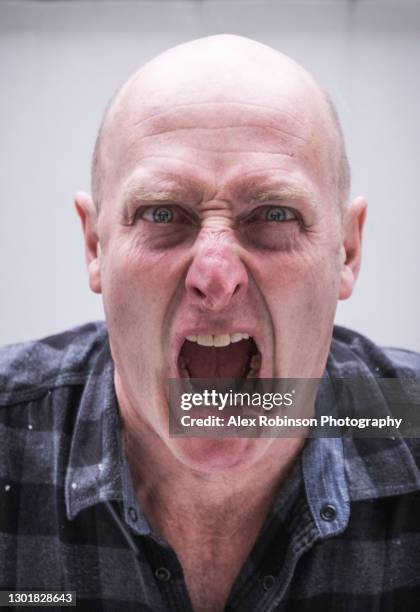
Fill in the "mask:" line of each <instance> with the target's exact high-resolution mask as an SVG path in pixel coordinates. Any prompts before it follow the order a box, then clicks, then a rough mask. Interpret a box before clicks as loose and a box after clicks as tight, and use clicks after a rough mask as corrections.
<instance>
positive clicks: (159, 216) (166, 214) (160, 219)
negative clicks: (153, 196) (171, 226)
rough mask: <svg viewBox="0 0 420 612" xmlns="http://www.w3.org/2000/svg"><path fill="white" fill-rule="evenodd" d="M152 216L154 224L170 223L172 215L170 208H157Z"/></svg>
mask: <svg viewBox="0 0 420 612" xmlns="http://www.w3.org/2000/svg"><path fill="white" fill-rule="evenodd" d="M152 216H153V221H154V222H155V223H170V222H171V221H172V220H173V216H174V215H173V212H172V210H171V209H170V208H165V207H163V206H159V207H157V208H155V209H154V210H153V213H152Z"/></svg>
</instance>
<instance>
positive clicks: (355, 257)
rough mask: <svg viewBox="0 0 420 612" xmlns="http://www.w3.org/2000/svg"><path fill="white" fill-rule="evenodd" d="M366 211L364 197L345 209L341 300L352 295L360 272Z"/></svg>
mask: <svg viewBox="0 0 420 612" xmlns="http://www.w3.org/2000/svg"><path fill="white" fill-rule="evenodd" d="M366 211H367V202H366V200H365V198H362V197H359V198H356V199H355V200H353V202H351V203H350V204H349V205H348V207H347V208H346V210H345V211H344V220H343V244H342V247H341V253H342V262H341V273H340V291H339V295H338V297H339V299H340V300H346V299H347V298H349V297H350V296H351V294H352V292H353V288H354V285H355V283H356V279H357V276H358V274H359V269H360V263H361V257H362V234H363V225H364V222H365V218H366Z"/></svg>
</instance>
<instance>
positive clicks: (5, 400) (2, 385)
mask: <svg viewBox="0 0 420 612" xmlns="http://www.w3.org/2000/svg"><path fill="white" fill-rule="evenodd" d="M107 341H108V334H107V329H106V325H105V323H104V322H95V323H88V324H86V325H83V326H80V327H76V328H73V329H70V330H67V331H65V332H62V333H60V334H56V335H53V336H49V337H47V338H43V339H41V340H35V341H31V342H23V343H19V344H14V345H10V346H5V347H2V348H0V405H6V404H10V403H18V402H22V401H25V400H30V399H34V398H36V397H37V396H39V395H42V394H43V393H45V391H46V390H47V389H51V388H54V387H57V386H62V385H66V384H80V383H83V382H84V381H85V380H86V377H87V375H88V373H89V370H90V366H91V363H92V361H93V360H94V357H95V355H96V354H97V352H98V350H99V349H100V347H102V346H103V345H104V343H107Z"/></svg>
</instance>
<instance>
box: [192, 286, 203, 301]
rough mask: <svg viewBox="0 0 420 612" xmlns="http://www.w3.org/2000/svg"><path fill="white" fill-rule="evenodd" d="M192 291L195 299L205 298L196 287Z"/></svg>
mask: <svg viewBox="0 0 420 612" xmlns="http://www.w3.org/2000/svg"><path fill="white" fill-rule="evenodd" d="M193 291H194V295H196V296H197V297H199V298H201V299H203V298H205V297H206V294H205V293H204V292H203V291H201V290H200V289H199V288H198V287H194V289H193Z"/></svg>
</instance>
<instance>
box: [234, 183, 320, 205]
mask: <svg viewBox="0 0 420 612" xmlns="http://www.w3.org/2000/svg"><path fill="white" fill-rule="evenodd" d="M243 195H246V200H248V201H249V202H251V203H252V204H264V203H265V202H272V201H285V200H288V201H289V200H292V201H296V200H306V199H310V198H311V196H312V194H311V192H310V191H308V190H307V189H304V188H303V187H292V186H284V187H279V188H274V189H272V188H268V189H264V188H256V189H251V190H249V189H248V190H246V194H243Z"/></svg>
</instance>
